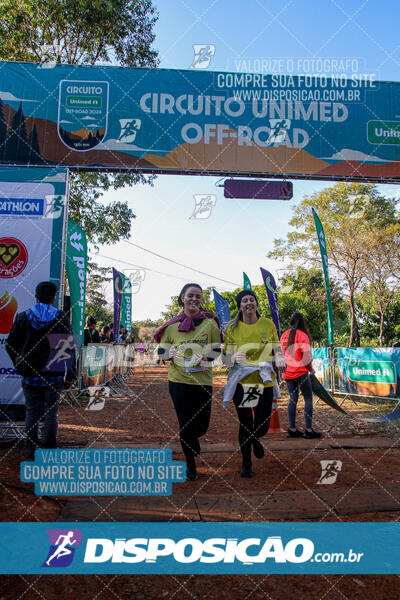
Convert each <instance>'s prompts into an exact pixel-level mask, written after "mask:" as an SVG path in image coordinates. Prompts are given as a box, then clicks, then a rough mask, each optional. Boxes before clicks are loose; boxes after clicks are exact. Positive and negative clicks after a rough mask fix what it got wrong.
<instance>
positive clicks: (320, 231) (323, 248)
mask: <svg viewBox="0 0 400 600" xmlns="http://www.w3.org/2000/svg"><path fill="white" fill-rule="evenodd" d="M312 212H313V217H314V222H315V228H316V230H317V235H318V243H319V249H320V252H321V258H322V266H323V269H324V277H325V288H326V301H327V305H328V344H329V346H333V311H332V300H331V289H330V285H329V273H328V254H327V252H326V240H325V233H324V229H323V227H322V224H321V221H320V220H319V217H318V215H317V213H316V212H315V210H314V209H312Z"/></svg>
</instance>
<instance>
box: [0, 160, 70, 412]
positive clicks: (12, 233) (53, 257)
mask: <svg viewBox="0 0 400 600" xmlns="http://www.w3.org/2000/svg"><path fill="white" fill-rule="evenodd" d="M66 183H67V170H66V169H56V168H47V167H46V168H45V167H40V168H29V169H25V168H22V169H21V167H0V219H1V224H2V227H1V231H0V404H24V396H23V393H22V388H21V377H20V375H18V373H17V371H16V370H15V369H14V367H13V365H12V362H11V359H10V358H9V356H8V354H7V352H6V351H5V346H4V344H5V341H6V339H7V337H8V334H9V333H10V329H11V327H12V324H13V322H14V317H15V315H16V313H21V312H23V311H24V310H27V309H28V308H30V307H31V306H33V304H35V302H36V301H35V288H36V286H37V284H38V283H40V282H41V281H52V282H53V283H55V284H56V285H57V288H59V287H60V283H61V282H60V278H61V266H62V253H63V247H64V246H63V241H64V239H63V238H64V232H65V231H66V227H65V222H64V220H65V214H66V211H65V203H66ZM61 296H62V294H58V299H56V302H58V303H59V301H60V299H61V300H62V297H61Z"/></svg>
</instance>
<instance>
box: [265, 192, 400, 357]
mask: <svg viewBox="0 0 400 600" xmlns="http://www.w3.org/2000/svg"><path fill="white" fill-rule="evenodd" d="M312 208H314V209H315V210H316V212H317V213H318V216H319V218H320V220H321V222H322V225H323V227H324V231H325V236H326V245H327V252H328V257H329V268H330V274H331V275H333V276H335V277H336V278H337V283H338V285H339V286H340V288H341V289H342V290H343V292H344V293H345V294H346V296H347V297H348V299H349V306H350V316H351V331H350V345H353V343H355V345H357V346H358V345H359V344H360V337H359V331H358V325H357V319H356V311H355V293H356V291H357V289H359V287H360V284H361V282H362V281H363V278H364V271H363V265H365V262H366V260H368V248H369V246H368V240H369V239H370V236H371V233H372V232H374V231H375V232H376V231H382V230H385V229H387V228H388V227H392V226H393V225H395V224H396V223H397V215H396V200H395V199H393V198H387V197H385V196H382V195H381V194H380V193H379V192H378V189H377V187H376V186H374V185H371V184H361V183H351V184H348V183H337V184H336V185H334V186H333V187H331V188H326V189H324V190H322V191H321V192H317V193H315V194H312V195H311V196H305V197H304V199H303V200H302V201H301V202H300V203H299V204H298V205H296V206H295V207H294V209H293V211H294V215H293V217H292V219H291V220H290V222H289V225H290V226H291V227H293V228H294V230H293V231H290V232H289V233H288V235H287V238H286V240H282V239H279V240H275V241H274V249H273V251H272V252H270V253H269V255H268V256H269V257H270V258H275V259H281V260H288V261H289V262H290V264H291V265H301V264H303V265H307V264H308V265H320V264H321V256H320V252H319V247H318V239H317V235H316V233H315V225H314V220H313V216H312V210H311V209H312Z"/></svg>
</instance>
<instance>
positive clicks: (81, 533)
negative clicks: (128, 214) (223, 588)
mask: <svg viewBox="0 0 400 600" xmlns="http://www.w3.org/2000/svg"><path fill="white" fill-rule="evenodd" d="M55 468H56V466H55V465H53V466H48V465H47V466H46V470H47V472H49V471H51V470H52V469H53V470H54V469H55ZM67 468H68V467H67V466H64V469H67ZM69 468H72V467H69ZM80 468H81V469H82V470H84V469H85V467H84V466H83V465H81V467H80ZM31 469H32V470H33V468H32V467H31ZM34 476H36V475H35V474H34ZM170 477H171V476H170ZM399 533H400V524H399V523H396V522H394V523H195V522H193V523H160V522H158V523H132V522H129V523H87V522H85V523H77V522H72V523H65V522H57V523H0V535H1V539H2V541H3V544H2V545H1V546H0V572H1V573H4V574H40V575H56V574H59V575H72V574H103V573H106V574H123V573H124V574H140V575H145V574H151V573H153V574H163V575H165V574H176V575H179V574H209V575H215V574H222V573H225V574H234V575H237V574H238V573H241V574H246V575H255V574H259V575H260V574H264V575H270V574H279V573H282V574H286V573H287V574H291V575H300V574H301V575H305V574H317V573H321V574H324V573H326V574H328V573H332V574H333V573H337V574H341V575H347V574H361V573H364V574H389V573H392V574H398V573H399V564H398V555H399V551H400V540H399V537H400V536H399Z"/></svg>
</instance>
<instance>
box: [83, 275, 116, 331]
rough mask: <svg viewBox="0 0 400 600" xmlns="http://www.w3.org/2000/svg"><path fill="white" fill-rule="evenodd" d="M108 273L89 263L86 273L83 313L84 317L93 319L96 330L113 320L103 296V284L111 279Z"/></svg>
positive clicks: (111, 312)
mask: <svg viewBox="0 0 400 600" xmlns="http://www.w3.org/2000/svg"><path fill="white" fill-rule="evenodd" d="M109 271H110V270H109V269H107V268H104V267H98V266H97V265H95V264H93V263H91V264H90V265H89V268H88V273H87V280H86V306H85V312H86V315H91V316H93V317H95V319H96V320H97V328H98V329H100V327H102V326H103V325H106V324H107V323H110V321H113V320H114V314H113V311H112V310H111V307H110V306H108V303H107V299H106V296H105V284H106V282H107V281H109V280H110V278H111V276H110V273H109Z"/></svg>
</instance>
